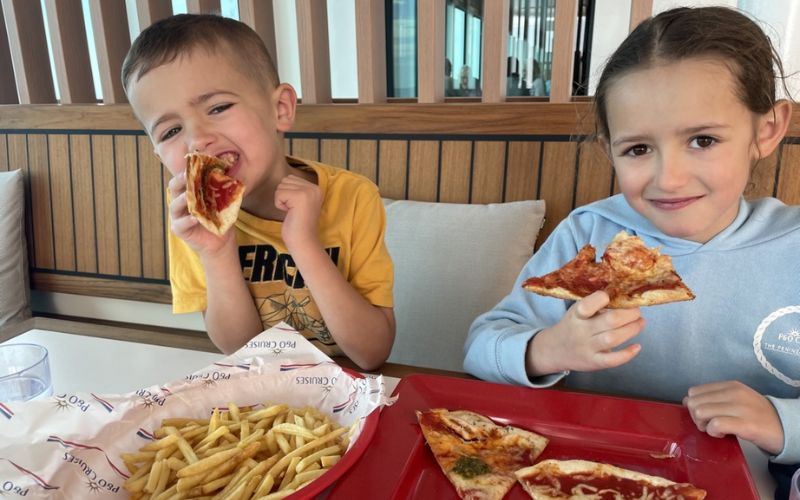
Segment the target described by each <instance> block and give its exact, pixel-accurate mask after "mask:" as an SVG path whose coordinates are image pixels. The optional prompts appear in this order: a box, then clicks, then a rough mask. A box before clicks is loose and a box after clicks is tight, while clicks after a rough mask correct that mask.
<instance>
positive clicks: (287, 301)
mask: <svg viewBox="0 0 800 500" xmlns="http://www.w3.org/2000/svg"><path fill="white" fill-rule="evenodd" d="M325 252H326V253H327V254H328V255H329V256H330V257H331V260H333V263H334V264H338V260H339V248H338V247H335V248H326V249H325ZM239 261H240V263H241V265H242V275H243V276H244V278H245V280H246V281H247V282H248V283H249V285H250V290H251V293H252V294H253V300H254V301H255V304H256V308H257V309H258V313H259V315H260V316H261V324H262V325H263V326H264V328H265V329H266V328H269V327H271V326H274V325H276V324H278V323H280V322H281V321H284V322H286V323H287V324H289V325H290V326H291V327H292V328H294V329H295V330H297V331H298V332H300V333H302V334H303V336H304V337H305V338H307V339H308V340H309V341H311V342H312V343H313V344H314V345H316V346H317V347H318V348H319V349H321V350H322V351H323V352H325V353H326V354H329V355H337V354H340V353H341V351H340V350H339V348H338V346H336V343H335V342H334V340H333V338H332V337H331V334H330V332H329V331H328V327H327V326H326V325H325V321H324V320H323V319H322V314H320V312H319V308H317V305H316V303H315V302H314V301H313V300H312V299H311V294H310V292H309V290H308V288H306V286H305V280H304V279H303V276H302V275H301V274H300V271H299V270H298V269H297V267H296V266H295V263H294V259H292V256H291V255H290V254H288V253H280V252H279V251H278V250H277V249H276V248H275V247H274V246H273V245H270V244H261V245H240V246H239Z"/></svg>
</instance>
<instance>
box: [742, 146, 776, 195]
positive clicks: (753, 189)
mask: <svg viewBox="0 0 800 500" xmlns="http://www.w3.org/2000/svg"><path fill="white" fill-rule="evenodd" d="M777 170H778V153H777V151H776V152H775V153H772V154H771V155H769V156H768V157H766V158H764V159H763V160H761V161H759V162H758V164H756V166H755V168H753V169H752V171H751V172H750V184H748V186H747V188H746V189H745V191H744V195H745V196H746V197H747V198H749V199H755V198H762V197H764V196H772V195H773V193H774V192H775V188H776V186H775V180H776V173H777Z"/></svg>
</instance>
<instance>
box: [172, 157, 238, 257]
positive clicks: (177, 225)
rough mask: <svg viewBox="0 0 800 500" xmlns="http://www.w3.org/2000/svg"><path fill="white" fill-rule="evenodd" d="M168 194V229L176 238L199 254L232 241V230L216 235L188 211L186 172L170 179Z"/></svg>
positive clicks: (215, 250) (208, 252)
mask: <svg viewBox="0 0 800 500" xmlns="http://www.w3.org/2000/svg"><path fill="white" fill-rule="evenodd" d="M168 188H169V195H170V198H172V201H171V202H170V204H169V219H170V229H171V230H172V232H173V233H174V234H175V236H177V237H178V238H180V239H182V240H183V241H185V242H186V244H187V245H189V247H190V248H191V249H192V250H194V251H195V252H197V253H198V254H200V255H201V256H208V255H213V254H214V253H216V252H217V251H219V250H220V249H221V248H224V247H225V245H226V244H230V243H232V242H233V241H234V240H235V238H234V231H228V232H227V233H225V234H224V235H223V236H217V235H215V234H213V233H211V232H210V231H208V230H207V229H206V228H204V227H203V226H202V225H201V224H200V222H199V221H198V220H197V219H196V218H195V217H194V216H193V215H192V214H190V213H189V208H188V202H187V199H186V172H181V173H180V174H178V175H175V176H173V177H172V179H170V181H169V184H168Z"/></svg>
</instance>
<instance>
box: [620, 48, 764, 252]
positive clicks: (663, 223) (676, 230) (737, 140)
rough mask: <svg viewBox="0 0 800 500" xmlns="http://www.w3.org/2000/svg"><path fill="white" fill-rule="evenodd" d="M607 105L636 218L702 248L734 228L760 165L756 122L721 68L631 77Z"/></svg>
mask: <svg viewBox="0 0 800 500" xmlns="http://www.w3.org/2000/svg"><path fill="white" fill-rule="evenodd" d="M607 103H608V104H607V106H608V126H609V141H608V143H609V150H610V155H611V159H612V161H613V163H614V168H615V171H616V173H617V179H618V181H619V186H620V190H621V191H622V193H623V194H624V195H625V199H626V200H627V201H628V203H629V204H630V205H631V206H632V207H633V208H634V209H635V210H636V211H637V212H639V213H640V214H641V215H643V216H644V217H646V218H647V219H648V220H649V221H650V222H652V223H653V224H654V225H655V226H656V227H657V228H658V229H660V230H661V231H662V232H664V233H665V234H668V235H670V236H675V237H679V238H685V239H689V240H693V241H697V242H701V243H704V242H706V241H708V240H709V239H711V238H713V237H714V236H715V235H716V234H717V233H719V232H720V231H722V230H723V229H725V228H726V227H727V226H728V225H729V224H730V223H731V222H733V219H734V218H735V217H736V215H737V213H738V211H739V200H740V197H741V195H742V193H743V191H744V189H745V187H746V185H747V182H748V180H749V173H750V167H751V165H752V162H753V161H754V159H755V158H756V157H757V151H756V149H755V146H754V133H755V128H754V124H755V122H756V119H755V117H754V115H753V114H752V113H751V112H750V111H749V110H748V109H747V107H746V106H745V105H744V104H743V103H742V102H741V101H740V100H739V98H738V97H737V95H736V93H735V81H734V79H733V76H732V75H731V72H730V70H729V69H728V68H727V67H726V66H724V65H722V64H718V63H714V62H711V61H706V60H699V59H689V60H684V61H679V62H673V63H669V64H666V65H656V66H654V67H652V68H648V69H643V70H637V71H633V72H632V73H629V74H626V75H624V76H622V77H620V78H619V79H618V80H617V81H615V82H614V83H613V84H612V86H611V88H610V89H609V94H608V101H607Z"/></svg>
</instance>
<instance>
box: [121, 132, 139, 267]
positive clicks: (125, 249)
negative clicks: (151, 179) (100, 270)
mask: <svg viewBox="0 0 800 500" xmlns="http://www.w3.org/2000/svg"><path fill="white" fill-rule="evenodd" d="M136 150H137V141H136V137H132V136H116V137H114V157H115V162H116V170H117V188H116V192H117V209H118V210H119V212H118V215H119V217H118V218H117V224H119V247H120V252H119V253H120V255H119V258H120V274H121V275H122V276H136V277H140V276H142V251H141V250H142V232H141V224H142V219H141V218H140V217H141V212H140V211H139V180H138V177H139V175H140V173H139V172H138V167H137V164H136V156H137V151H136Z"/></svg>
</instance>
